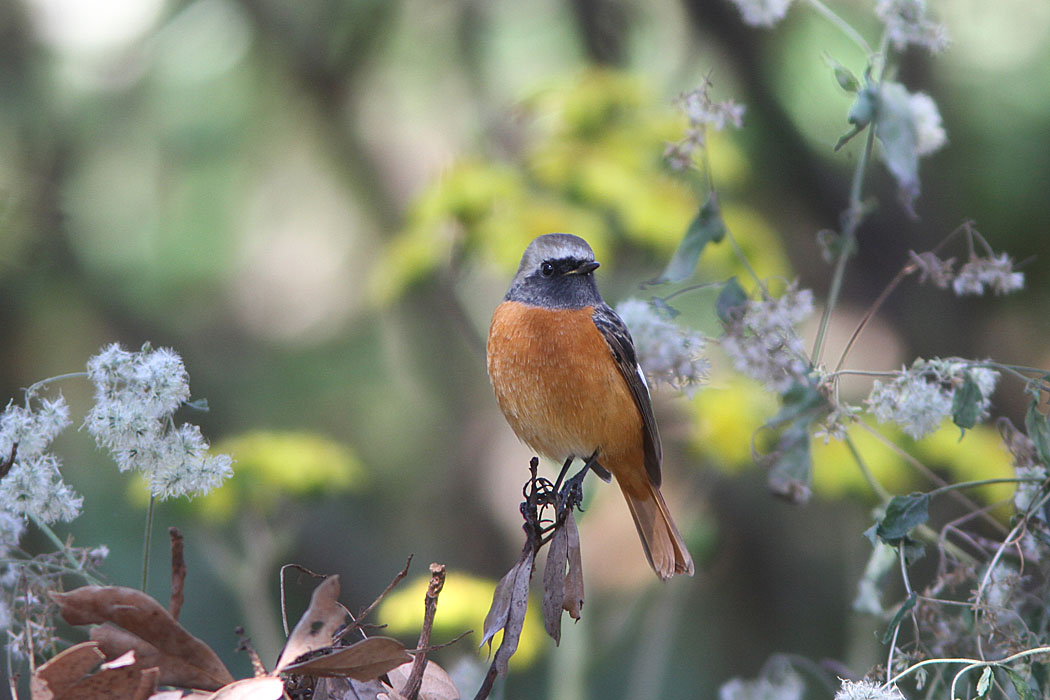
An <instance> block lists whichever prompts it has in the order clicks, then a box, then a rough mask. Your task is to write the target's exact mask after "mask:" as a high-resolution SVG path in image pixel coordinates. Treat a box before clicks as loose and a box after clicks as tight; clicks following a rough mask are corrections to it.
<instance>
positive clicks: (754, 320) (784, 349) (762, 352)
mask: <svg viewBox="0 0 1050 700" xmlns="http://www.w3.org/2000/svg"><path fill="white" fill-rule="evenodd" d="M811 313H813V292H811V291H810V290H808V289H798V288H797V286H796V284H795V283H792V284H791V286H789V287H788V289H787V290H786V291H785V292H784V294H783V295H782V296H780V297H779V298H777V299H763V300H761V301H748V302H747V304H746V306H745V308H744V312H743V314H741V316H740V317H739V318H738V319H734V320H732V321H730V322H729V323H727V324H726V334H725V336H724V337H723V338H722V349H724V350H725V352H726V354H727V355H728V356H729V358H730V359H731V360H732V362H733V366H734V367H736V369H737V370H738V371H740V372H743V373H744V374H746V375H748V376H750V377H753V378H755V379H758V380H759V381H762V382H764V383H765V384H766V386H768V387H769V388H770V389H772V390H774V391H778V392H784V391H786V390H787V389H788V388H789V387H790V386H791V385H792V384H793V383H794V382H795V381H797V380H799V379H801V378H802V377H803V376H805V374H806V372H807V371H808V362H807V359H806V350H805V347H804V346H803V344H802V339H801V338H800V337H799V335H798V333H797V332H796V331H795V326H796V325H797V324H798V323H800V322H802V321H803V320H804V319H805V318H806V317H808V316H809V315H810V314H811Z"/></svg>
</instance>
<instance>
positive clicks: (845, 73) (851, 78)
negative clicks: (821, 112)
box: [824, 54, 860, 92]
mask: <svg viewBox="0 0 1050 700" xmlns="http://www.w3.org/2000/svg"><path fill="white" fill-rule="evenodd" d="M824 60H825V61H826V62H827V64H828V65H829V66H831V70H832V72H833V73H834V74H835V82H837V83H838V84H839V87H840V88H842V89H843V90H845V91H846V92H857V91H858V90H860V78H858V77H857V76H855V75H853V71H851V70H850V69H849V68H847V67H846V66H844V65H842V64H841V63H839V62H838V61H836V60H835V59H834V58H832V57H831V55H830V54H824Z"/></svg>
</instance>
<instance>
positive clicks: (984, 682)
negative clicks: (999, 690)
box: [977, 666, 992, 698]
mask: <svg viewBox="0 0 1050 700" xmlns="http://www.w3.org/2000/svg"><path fill="white" fill-rule="evenodd" d="M991 687H992V667H991V666H985V667H984V671H982V672H981V677H980V678H978V679H977V697H979V698H983V697H984V696H985V695H987V694H988V690H989V688H991Z"/></svg>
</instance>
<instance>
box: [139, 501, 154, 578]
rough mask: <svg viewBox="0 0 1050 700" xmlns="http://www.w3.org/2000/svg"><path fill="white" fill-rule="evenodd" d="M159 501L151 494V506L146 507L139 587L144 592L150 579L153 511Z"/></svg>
mask: <svg viewBox="0 0 1050 700" xmlns="http://www.w3.org/2000/svg"><path fill="white" fill-rule="evenodd" d="M156 503H157V497H156V496H154V495H153V494H150V497H149V506H148V507H147V508H146V532H145V534H144V535H143V536H142V585H141V586H140V587H139V590H141V591H142V592H143V593H145V592H146V584H147V582H148V580H149V549H150V540H151V539H152V537H151V535H152V534H153V511H154V507H155V506H156Z"/></svg>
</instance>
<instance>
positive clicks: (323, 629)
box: [274, 576, 346, 673]
mask: <svg viewBox="0 0 1050 700" xmlns="http://www.w3.org/2000/svg"><path fill="white" fill-rule="evenodd" d="M345 621H346V611H345V610H344V609H343V606H341V605H340V604H339V577H338V576H329V577H328V578H326V579H325V580H324V581H322V582H321V583H320V585H318V586H317V588H315V589H314V592H313V595H311V596H310V605H309V607H307V609H306V612H304V613H303V616H302V617H301V618H299V622H297V623H296V624H295V628H294V629H293V630H292V634H291V635H290V636H289V637H288V643H287V644H285V645H284V651H282V652H281V657H280V658H279V659H278V660H277V667H276V668H275V669H274V672H275V673H280V672H281V671H283V670H284V669H285V668H287V667H288V666H289V665H290V664H291V663H292V662H293V661H295V660H296V659H298V658H299V657H300V656H302V655H303V654H307V653H309V652H311V651H315V650H317V649H323V648H325V647H327V646H331V644H332V640H333V635H334V634H335V632H336V630H337V629H339V627H341V626H342V624H343V622H345Z"/></svg>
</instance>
